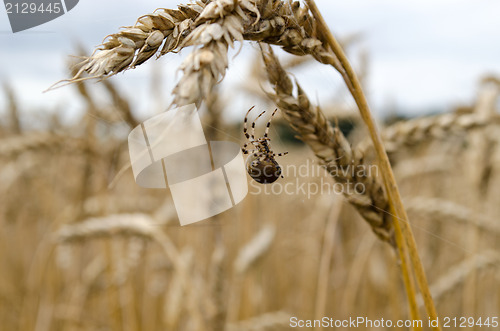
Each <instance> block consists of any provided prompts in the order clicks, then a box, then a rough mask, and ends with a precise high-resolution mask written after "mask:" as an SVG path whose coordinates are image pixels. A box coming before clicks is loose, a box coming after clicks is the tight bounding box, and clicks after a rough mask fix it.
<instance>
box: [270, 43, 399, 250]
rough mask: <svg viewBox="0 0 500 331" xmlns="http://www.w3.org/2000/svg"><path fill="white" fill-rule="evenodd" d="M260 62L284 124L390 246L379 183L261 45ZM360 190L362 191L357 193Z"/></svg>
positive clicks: (389, 225)
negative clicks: (312, 153) (301, 141)
mask: <svg viewBox="0 0 500 331" xmlns="http://www.w3.org/2000/svg"><path fill="white" fill-rule="evenodd" d="M262 47H263V51H262V55H263V59H264V63H265V65H266V68H267V72H268V78H269V81H270V82H271V84H272V86H273V88H274V92H275V93H273V94H270V97H271V98H272V99H273V100H274V101H275V102H276V104H277V105H278V107H279V108H280V110H281V111H282V112H283V114H284V117H285V119H286V120H287V121H288V123H289V124H290V125H291V126H292V127H293V128H294V129H295V130H296V131H297V132H298V133H299V134H300V137H301V139H302V140H303V141H304V142H305V143H306V144H307V145H309V147H310V148H311V149H312V150H313V152H314V154H316V156H317V157H318V159H320V160H321V161H322V162H323V164H324V166H325V168H326V170H327V171H328V173H329V174H330V175H331V176H332V177H333V178H334V179H335V181H336V182H337V183H340V184H342V185H343V186H344V190H343V191H344V196H345V197H346V199H347V200H348V201H349V203H351V204H352V205H353V206H354V207H355V208H356V209H357V210H358V211H359V213H360V214H361V216H363V218H364V219H365V220H366V221H367V222H368V223H369V224H370V226H371V227H372V229H373V231H374V232H375V233H376V234H377V236H378V237H379V238H380V239H382V240H384V241H387V242H391V243H393V239H394V238H393V230H392V219H391V216H390V214H389V213H387V212H386V211H387V209H388V203H387V197H386V195H385V192H384V189H383V186H382V183H380V182H379V180H378V179H377V178H376V177H374V176H373V174H371V173H370V171H368V170H367V168H368V167H369V166H368V165H366V164H364V162H363V155H360V154H358V153H356V152H355V151H353V150H352V149H351V146H350V145H349V142H348V141H347V139H346V138H345V137H344V135H343V134H342V132H341V131H340V130H339V128H333V127H332V126H331V125H330V123H329V122H328V121H327V119H326V118H325V115H324V114H323V113H322V112H321V110H320V109H319V107H314V106H313V105H312V104H311V103H310V102H309V99H308V98H307V95H306V94H305V93H304V91H303V90H302V88H301V87H300V85H299V84H298V83H296V84H295V85H296V87H297V95H296V96H295V95H294V93H293V83H292V81H291V79H290V77H289V76H288V74H287V73H286V72H285V70H284V69H283V68H282V66H281V64H280V63H279V61H278V59H277V58H276V56H275V55H274V53H273V51H272V49H271V47H269V46H267V45H263V46H262ZM361 188H362V189H361Z"/></svg>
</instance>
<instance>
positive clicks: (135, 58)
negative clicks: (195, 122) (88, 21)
mask: <svg viewBox="0 0 500 331" xmlns="http://www.w3.org/2000/svg"><path fill="white" fill-rule="evenodd" d="M244 39H246V40H255V41H262V42H265V43H269V44H275V45H280V46H282V47H283V49H284V50H285V51H287V52H290V53H292V54H295V55H306V54H310V55H312V56H313V57H314V58H315V59H316V60H318V61H319V62H321V63H326V64H331V65H333V66H334V67H336V68H338V67H339V66H338V61H337V60H336V58H335V56H333V55H332V53H331V52H329V51H327V50H326V49H325V48H324V46H323V43H322V42H321V40H320V38H319V33H318V32H317V29H316V24H315V20H314V19H313V17H312V16H311V14H310V13H309V11H308V9H307V8H304V7H302V8H301V7H300V2H298V1H292V0H286V1H282V0H238V1H236V0H214V1H197V2H196V3H192V4H187V5H180V6H178V9H177V10H174V9H157V10H156V11H155V12H154V13H153V14H149V15H145V16H142V17H140V18H139V19H138V20H137V23H136V24H135V25H134V26H128V27H125V28H124V29H123V30H122V31H120V32H118V33H115V34H111V35H109V36H108V37H107V38H106V40H105V42H104V43H103V44H102V45H101V46H100V47H99V48H98V49H96V50H95V51H94V53H93V54H92V55H91V56H90V57H88V58H86V59H85V60H84V61H83V62H82V63H81V66H80V69H79V70H78V71H77V72H76V74H75V75H74V76H73V78H71V79H70V80H68V81H67V82H69V83H73V82H78V81H81V80H83V79H89V78H99V79H103V78H106V77H109V76H112V75H115V74H117V73H119V72H121V71H123V70H126V69H130V68H134V67H135V66H138V65H140V64H142V63H144V62H145V61H147V60H148V59H149V58H151V57H152V56H153V55H155V54H158V56H161V55H164V54H166V53H169V52H174V51H178V50H180V49H182V48H184V47H187V46H196V47H197V48H195V50H194V51H193V52H192V53H191V54H190V55H189V56H188V57H187V58H186V59H185V61H184V62H183V64H182V65H181V67H180V69H182V71H183V72H184V75H183V77H182V78H181V80H180V81H179V83H178V84H177V86H176V87H175V88H174V91H173V92H174V101H173V103H174V104H177V105H185V104H189V103H196V104H199V103H200V102H201V100H202V99H203V98H204V97H206V96H207V95H208V94H209V92H210V90H211V88H212V86H213V85H215V84H216V83H218V82H219V81H220V80H222V79H223V77H224V74H225V71H226V68H227V65H228V61H227V51H228V47H229V46H233V42H234V41H240V42H241V41H243V40H244ZM84 73H87V74H88V75H89V77H84V76H83V74H84ZM56 85H57V83H56Z"/></svg>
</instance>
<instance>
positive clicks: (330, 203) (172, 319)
mask: <svg viewBox="0 0 500 331" xmlns="http://www.w3.org/2000/svg"><path fill="white" fill-rule="evenodd" d="M248 2H249V3H252V2H251V1H248ZM271 2H272V3H274V2H276V1H271ZM290 3H291V2H290ZM294 6H295V5H294ZM172 7H173V6H172ZM242 8H245V7H242ZM248 8H250V9H248ZM248 8H246V9H245V10H249V11H250V12H252V10H251V9H252V8H251V7H248ZM297 8H298V7H297ZM302 8H303V7H302ZM259 9H260V8H259ZM214 10H216V9H214ZM221 10H222V9H221ZM294 10H296V11H294V14H296V13H297V12H298V11H299V9H294ZM300 10H302V9H300ZM184 12H185V13H191V12H190V11H189V10H187V9H184ZM223 12H224V11H223ZM260 12H262V10H261V11H260ZM224 13H226V12H224ZM170 14H172V13H170ZM218 14H219V13H218ZM226 14H227V13H226ZM186 15H187V14H186ZM269 15H271V14H269ZM297 15H298V14H297ZM172 16H174V15H173V14H172ZM252 17H254V16H252ZM263 17H264V15H263ZM175 18H176V19H178V20H179V21H181V20H180V19H179V18H178V17H175ZM263 19H264V18H263ZM273 19H274V18H273ZM144 22H145V23H144V25H145V26H147V24H149V23H150V22H149V21H147V20H145V21H144ZM155 22H156V21H155ZM275 22H276V20H275ZM155 24H156V23H155ZM176 24H177V25H176V27H175V28H174V29H177V26H181V25H182V23H181V22H178V23H176ZM155 29H156V28H153V31H158V30H155ZM306 32H307V33H308V34H310V33H309V31H306ZM148 33H149V32H148ZM154 33H155V32H152V33H150V34H149V35H148V36H146V37H145V38H144V39H145V40H151V39H149V38H150V37H151V36H152V35H154ZM190 33H192V34H194V33H193V31H192V30H190ZM231 33H233V34H235V33H234V32H231ZM290 34H291V33H290ZM181 35H182V33H181ZM312 35H313V36H315V34H314V33H313V34H312ZM162 37H165V36H162ZM130 38H132V37H130ZM146 38H148V39H146ZM165 38H167V39H166V40H167V41H166V42H167V43H168V42H169V40H168V38H169V37H165ZM179 38H180V37H179ZM183 38H186V39H187V40H188V42H187V43H186V44H185V46H186V47H187V46H189V45H190V44H189V42H190V41H189V40H190V39H188V38H187V37H186V36H185V35H183ZM189 38H194V37H189ZM214 38H215V37H214ZM219 38H221V37H219ZM266 38H269V40H268V39H266ZM272 38H274V37H269V36H265V37H264V39H265V40H264V42H268V43H270V44H278V45H279V46H282V47H283V48H284V49H285V51H287V52H289V53H292V54H294V52H295V53H296V52H298V50H297V49H296V48H294V47H295V46H294V44H293V42H295V39H293V38H291V37H290V39H286V40H285V41H284V39H279V40H278V39H272ZM314 38H316V37H314ZM314 38H313V37H311V38H307V39H308V40H309V42H310V43H313V42H312V41H311V40H312V39H314ZM318 38H319V39H321V38H320V37H318ZM236 39H238V38H236ZM116 40H118V38H117V39H116ZM162 40H163V39H162ZM191 41H192V40H191ZM261 41H262V40H261ZM313 41H314V40H313ZM120 42H122V43H123V40H121V41H120ZM342 43H343V45H344V47H345V48H346V49H347V50H348V51H349V43H350V40H349V38H344V40H343V41H342ZM111 44H113V43H112V42H111ZM146 44H147V43H146ZM146 44H145V45H146ZM313 44H314V43H313ZM147 45H149V46H151V47H152V48H151V49H148V48H145V46H144V47H143V46H141V47H140V49H139V50H138V51H137V52H138V53H135V54H136V57H135V58H134V61H138V60H137V58H138V57H137V56H138V55H137V54H143V55H144V57H145V58H143V59H141V60H144V61H145V60H147V59H148V58H149V57H151V56H153V55H154V54H155V53H156V52H157V51H158V48H159V47H160V45H161V44H159V45H157V42H156V43H155V44H154V45H155V46H154V47H153V46H152V45H153V44H147ZM208 45H209V46H208V47H210V49H209V51H211V52H218V51H220V49H219V48H216V47H215V46H214V45H211V44H208ZM301 45H302V44H301ZM308 45H310V44H309V43H308V44H307V45H306V46H308ZM314 45H316V44H314ZM112 46H113V47H115V46H116V45H114V44H113V45H112ZM306 46H304V49H300V51H310V52H311V53H310V55H309V56H308V57H304V56H302V57H297V56H294V55H290V54H284V52H280V53H278V52H276V53H277V54H278V55H279V56H278V57H279V58H280V59H281V62H282V63H283V68H284V69H285V70H286V71H287V72H292V74H291V75H290V77H293V72H294V70H295V69H296V68H297V67H299V66H301V65H303V64H304V63H306V62H311V61H314V59H316V61H319V62H321V63H330V62H329V61H331V59H330V58H329V57H328V55H327V54H326V55H325V53H323V52H322V51H321V50H318V48H317V46H318V45H316V46H314V47H311V48H308V47H306ZM119 47H122V46H119ZM134 47H135V46H134ZM172 47H173V46H172ZM175 47H177V45H175ZM225 47H226V50H227V48H228V47H229V46H228V45H225ZM321 47H323V46H321ZM214 49H215V50H214ZM198 50H199V48H198ZM85 53H89V52H85ZM120 54H122V53H120ZM123 54H125V53H123ZM198 55H199V58H202V55H203V54H202V55H200V54H198ZM205 55H206V53H205ZM311 55H312V56H311ZM140 56H141V55H139V58H140ZM349 56H353V57H359V58H360V61H359V63H360V66H359V67H357V68H356V70H357V71H358V73H359V74H360V78H361V81H362V82H364V80H363V77H364V74H363V73H365V74H366V71H368V69H367V67H368V65H369V57H367V56H366V54H365V53H362V54H351V53H349ZM183 57H184V58H188V59H190V58H189V57H188V56H186V55H183ZM192 58H195V57H194V56H193V57H192ZM192 58H191V59H192ZM199 58H195V59H194V60H193V63H194V64H193V65H192V67H189V66H188V65H184V67H183V71H184V76H182V78H181V81H180V83H179V85H178V86H176V88H175V89H174V91H173V93H174V94H175V101H176V102H177V103H178V104H179V103H183V102H187V101H193V102H198V101H200V104H201V109H200V115H201V117H202V122H203V126H204V129H205V133H206V135H207V139H209V140H210V139H212V140H217V139H220V140H230V141H235V142H238V143H239V144H240V145H243V143H244V136H243V133H242V125H243V118H241V121H237V122H235V121H232V120H228V118H229V116H228V114H229V113H230V112H232V111H234V110H233V109H232V105H233V103H234V100H233V99H236V98H238V93H246V95H251V96H252V97H253V98H254V100H256V102H259V103H261V104H262V105H265V106H263V107H265V109H260V111H262V110H272V109H274V108H276V103H278V104H279V102H277V101H276V100H277V99H276V98H278V97H280V95H281V94H282V93H283V90H286V85H287V84H288V83H287V82H286V78H285V76H286V75H285V74H283V72H282V71H280V70H278V69H276V73H275V75H277V76H278V78H276V77H274V78H273V72H272V70H274V69H273V66H272V64H273V63H274V62H273V63H271V62H272V59H270V58H266V55H264V62H263V60H262V56H261V54H259V53H257V52H256V54H255V64H252V68H253V69H252V70H251V72H250V75H249V77H248V79H247V81H246V82H245V84H243V85H242V86H239V87H238V93H234V95H232V92H233V91H234V90H233V88H234V87H228V86H225V85H223V84H221V85H220V86H219V85H215V83H216V81H217V79H215V78H218V76H217V75H218V74H221V75H222V76H223V74H224V70H225V69H224V70H222V69H221V68H220V67H217V68H215V69H214V68H213V67H211V69H212V70H213V71H211V74H212V76H210V78H207V80H203V79H205V76H203V75H207V74H206V72H203V70H200V69H199V67H200V65H201V67H202V69H203V66H204V65H206V64H207V63H208V65H209V66H210V65H211V62H210V61H213V59H212V58H202V59H201V60H200V59H199ZM196 59H198V60H196ZM266 59H267V60H266ZM186 61H187V62H189V60H186ZM196 61H199V65H198V66H196V65H195V64H196ZM266 61H267V62H266ZM138 62H140V61H138ZM87 63H88V62H87ZM277 63H279V62H277ZM135 64H136V65H139V64H140V63H135ZM188 64H189V63H188ZM274 64H275V65H277V64H276V63H274ZM127 65H130V63H129V64H127ZM72 68H73V70H72V72H70V73H68V75H69V76H71V77H79V75H80V74H81V73H82V72H83V71H81V72H79V71H78V67H75V66H72ZM80 68H85V66H84V67H80ZM99 68H101V69H102V67H99ZM197 68H198V69H197ZM87 69H89V68H88V67H87V68H86V69H85V70H87ZM92 69H93V68H92V67H90V70H87V71H92ZM122 69H123V68H121V69H119V70H122ZM221 70H222V73H220V72H219V71H221ZM229 70H230V68H229ZM214 71H216V73H217V75H215V74H214ZM94 73H95V72H94ZM108 73H109V72H102V73H100V74H102V75H103V76H106V75H107V74H108ZM189 75H195V76H196V75H200V76H201V77H202V78H199V77H198V76H196V77H197V79H196V82H202V83H199V86H198V85H197V87H196V88H193V89H194V90H196V91H195V92H193V91H192V90H189V93H184V90H185V89H189V88H192V84H194V83H192V82H190V81H188V79H189V77H190V76H189ZM268 75H269V77H268ZM125 77H126V74H125V76H124V77H121V78H120V79H126V78H125ZM151 79H152V81H153V83H152V85H155V84H158V81H159V80H161V79H162V77H157V76H153V77H152V78H151ZM273 79H274V81H273ZM212 80H213V81H212ZM267 80H269V82H268V81H267ZM186 81H187V82H186ZM207 81H209V83H207ZM275 81H279V82H278V83H280V82H281V84H283V85H285V87H280V86H279V84H278V83H273V82H275ZM290 82H293V84H295V83H296V82H295V80H294V79H292V78H290ZM203 84H207V85H209V87H210V88H204V87H203ZM291 84H292V83H289V84H288V85H291ZM261 87H262V88H261ZM64 88H66V89H76V90H77V91H78V93H79V96H80V98H81V100H82V101H83V103H82V104H84V105H85V107H86V108H85V109H83V112H82V113H83V115H82V117H81V119H80V121H79V122H78V124H75V125H67V124H63V123H62V121H61V120H60V119H59V118H58V117H57V116H53V117H48V116H40V118H38V119H35V121H33V122H36V125H32V126H33V127H35V128H32V127H30V125H26V123H27V121H25V120H24V119H23V116H25V115H24V113H25V111H26V110H25V109H21V107H20V105H19V104H18V102H17V96H18V94H19V93H22V92H21V91H16V90H15V89H13V88H12V87H11V86H10V85H9V83H8V82H6V83H5V84H4V87H3V94H4V96H5V99H6V100H7V103H6V104H5V105H1V107H2V109H1V110H0V111H1V114H2V121H1V127H0V139H1V140H0V164H1V166H0V182H1V183H2V184H1V185H0V190H1V192H0V196H1V199H0V206H1V207H0V213H1V216H0V222H1V226H0V270H2V272H1V273H0V325H1V327H0V329H1V330H21V331H27V330H37V331H45V330H50V331H52V330H127V331H135V330H148V331H150V330H288V329H290V318H291V317H293V316H295V317H297V318H299V319H303V320H306V319H321V318H322V317H323V316H328V317H332V318H335V319H338V320H341V319H349V318H350V317H351V318H356V317H358V316H362V317H365V318H367V319H371V320H379V319H381V318H384V319H386V320H387V319H390V320H393V321H396V320H405V319H409V318H410V317H409V312H408V307H407V305H406V295H405V288H404V285H403V282H402V280H401V274H400V270H399V260H398V257H397V254H396V251H395V249H394V247H392V246H391V244H390V239H388V240H386V241H388V242H389V243H387V242H384V239H383V236H382V235H381V234H380V232H377V229H376V227H375V226H374V225H373V224H372V223H369V224H367V222H366V221H365V219H366V216H365V215H363V216H360V213H359V209H358V210H357V209H356V208H355V207H356V205H353V204H352V201H350V200H349V197H345V196H344V195H341V194H337V193H335V192H331V191H328V192H324V191H317V190H316V189H319V188H326V187H331V185H333V183H334V181H333V180H332V178H331V177H330V176H329V175H328V174H327V173H326V172H325V171H324V169H323V168H321V167H320V162H319V161H318V159H317V158H316V156H317V155H318V153H316V151H315V152H312V151H311V149H310V148H308V146H307V145H306V144H304V143H303V142H301V141H300V140H297V139H296V138H295V135H296V134H297V132H296V131H299V133H301V134H303V132H301V131H300V130H304V129H303V128H302V127H299V128H298V130H295V131H294V130H293V129H292V128H290V125H289V122H287V119H288V118H287V116H290V114H289V113H286V112H283V111H281V112H280V113H279V115H278V116H277V118H276V119H274V120H273V125H272V130H271V141H272V146H273V149H274V151H276V152H281V151H288V152H289V155H287V156H286V157H282V158H280V159H279V162H280V164H281V165H282V167H283V169H284V173H283V175H284V178H283V179H280V180H279V181H278V182H276V183H275V184H270V185H259V184H255V183H252V182H250V181H251V179H250V177H249V178H248V179H249V194H248V196H247V197H246V198H245V200H244V201H243V202H241V203H240V204H238V205H237V206H236V207H234V208H232V209H230V210H228V211H226V212H224V213H222V214H219V215H216V216H214V217H212V218H210V219H208V220H205V221H202V222H199V223H196V224H193V225H189V226H185V227H180V225H179V222H178V218H177V214H176V211H175V207H174V205H173V202H172V197H171V195H170V193H169V191H168V190H155V189H144V188H141V187H139V186H138V185H137V184H136V183H135V181H134V177H133V174H132V170H131V168H130V159H129V154H128V148H127V135H128V133H129V132H130V130H131V129H133V128H134V127H136V126H137V125H139V124H140V123H141V122H142V121H144V120H145V119H146V118H141V117H140V116H139V115H138V113H139V112H138V110H137V109H134V107H133V98H134V96H133V95H129V94H125V93H123V92H122V91H121V90H120V89H119V88H118V87H117V85H116V84H115V83H114V81H113V79H110V80H103V81H102V82H99V83H97V84H89V83H88V82H87V81H82V82H77V83H76V84H73V85H71V86H68V87H64ZM280 88H281V90H280ZM263 90H264V91H263ZM294 91H295V90H294ZM155 93H158V92H157V91H152V93H151V94H152V95H151V98H152V99H154V98H157V99H158V95H157V94H155ZM196 93H198V94H199V95H198V94H196ZM280 93H281V94H280ZM294 93H295V92H294ZM96 94H99V95H100V96H103V95H104V98H102V97H99V98H98V97H96ZM499 94H500V82H499V80H498V79H497V78H496V77H495V76H494V75H488V76H485V77H484V78H483V79H482V80H481V82H479V83H478V93H477V97H476V100H475V102H474V103H473V104H470V105H466V106H463V107H457V108H455V109H449V111H448V112H447V113H444V114H435V115H428V116H424V117H421V118H407V119H405V118H387V119H380V122H381V133H382V137H383V140H384V144H385V147H386V150H387V153H388V155H389V158H390V161H391V165H392V167H393V169H394V172H395V175H396V178H397V181H398V185H399V187H400V190H401V194H402V197H403V201H404V204H405V207H406V209H407V211H408V214H409V216H410V221H411V227H412V229H413V231H414V234H415V238H416V242H417V244H418V248H419V254H420V256H421V258H422V261H423V265H424V269H425V271H426V274H427V277H428V281H429V284H430V290H431V293H432V295H433V298H434V301H435V304H436V309H437V311H438V314H439V317H440V318H443V317H446V316H448V317H451V318H453V317H474V318H475V319H476V320H477V319H478V318H479V317H481V318H483V319H486V318H488V317H489V318H491V317H494V316H499V315H500V314H499V312H500V272H499V267H500V254H499V252H500V243H499V236H500V222H499V220H498V218H499V216H500V205H499V204H498V197H499V196H500V192H499V187H500V169H499V164H500V150H499V148H500V147H499V144H498V139H499V137H500V116H499V114H498V96H499ZM270 97H271V98H270ZM309 97H312V96H309ZM273 98H275V99H273ZM303 98H306V99H307V96H305V97H304V96H302V99H301V98H300V97H297V99H299V100H300V102H301V103H300V104H301V105H302V104H303V103H304V99H303ZM186 99H189V100H186ZM191 99H193V100H191ZM201 101H203V102H201ZM278 101H280V100H278ZM281 101H282V100H281ZM287 102H290V103H291V101H287ZM307 104H309V101H307ZM250 106H252V105H249V107H250ZM292 106H293V104H292ZM292 106H290V107H292ZM167 107H168V105H167V104H161V105H158V109H162V110H163V109H166V108H167ZM280 107H282V106H281V105H280ZM321 108H322V109H323V113H324V114H325V115H324V116H325V120H326V121H327V122H328V123H329V124H328V125H331V126H332V127H335V128H337V127H338V128H340V129H339V130H338V131H335V132H336V134H339V135H341V137H344V136H345V138H343V139H345V142H346V143H345V144H347V145H348V146H352V149H353V153H354V152H355V153H361V154H362V159H363V160H365V161H363V162H367V163H368V164H375V161H374V159H375V156H374V153H373V150H372V146H371V144H370V143H369V141H368V140H367V132H366V129H365V128H364V126H363V122H362V120H361V118H360V117H359V115H358V114H357V111H356V110H355V109H348V110H346V109H345V107H344V106H343V104H340V103H338V102H335V101H332V102H331V103H330V104H324V105H323V104H322V105H321ZM282 113H284V114H282ZM56 114H57V112H56ZM267 116H268V115H267ZM318 117H320V116H319V115H318ZM267 119H268V117H267V118H266V119H263V120H262V121H259V122H258V123H257V129H258V130H259V129H262V128H263V127H264V125H265V122H266V121H267ZM318 121H319V122H321V119H318ZM40 128H42V129H40ZM303 140H304V139H303ZM306 142H307V141H306ZM342 148H347V147H345V146H344V147H342ZM315 153H316V155H315ZM302 165H303V166H304V169H307V171H308V172H307V174H306V175H305V176H302V175H299V174H297V173H296V172H294V169H297V168H299V167H300V166H302ZM312 169H316V170H315V171H317V172H314V173H311V170H312ZM376 175H377V176H379V174H376ZM288 183H289V184H290V186H288V187H290V188H291V189H292V194H288V193H286V192H284V191H283V187H286V184H288ZM329 183H330V184H331V185H329ZM301 185H302V186H301ZM298 187H303V188H304V190H303V191H302V190H300V189H299V188H298ZM350 202H351V203H350ZM361 213H362V212H361ZM372 230H373V231H372ZM382 230H387V229H385V228H384V229H382ZM382 230H380V231H382ZM374 231H375V233H374ZM380 239H382V240H380ZM418 300H419V304H420V306H419V310H420V311H421V312H422V313H423V312H424V311H425V310H424V306H423V300H422V299H421V298H418ZM423 319H424V321H426V317H425V315H423ZM424 325H426V324H425V323H424ZM316 329H321V328H320V327H318V328H316ZM360 329H367V330H371V329H373V330H377V329H380V328H376V327H373V328H369V327H366V328H360ZM395 329H397V328H395ZM401 329H403V328H401ZM406 329H408V328H406ZM424 329H427V328H424ZM470 329H471V330H473V329H477V330H483V329H484V327H482V328H481V327H479V326H474V327H470ZM487 329H495V328H494V327H491V328H487Z"/></svg>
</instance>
